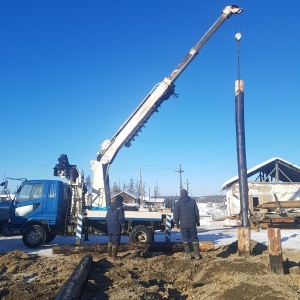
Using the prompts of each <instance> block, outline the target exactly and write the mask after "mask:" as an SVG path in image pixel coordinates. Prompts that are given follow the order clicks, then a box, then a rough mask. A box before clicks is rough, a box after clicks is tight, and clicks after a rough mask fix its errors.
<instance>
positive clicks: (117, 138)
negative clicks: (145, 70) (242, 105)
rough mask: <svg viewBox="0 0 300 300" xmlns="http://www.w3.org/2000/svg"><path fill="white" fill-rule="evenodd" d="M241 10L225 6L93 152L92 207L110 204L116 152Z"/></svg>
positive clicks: (135, 132)
mask: <svg viewBox="0 0 300 300" xmlns="http://www.w3.org/2000/svg"><path fill="white" fill-rule="evenodd" d="M242 11H243V9H242V8H239V7H238V6H236V5H231V6H226V7H225V8H224V9H223V11H222V15H221V16H220V17H219V18H218V19H217V21H216V22H215V23H214V24H213V25H212V26H211V27H210V28H209V30H208V31H207V32H206V33H205V34H204V36H203V37H202V38H201V39H200V40H199V41H198V43H197V44H196V45H195V46H194V47H193V48H191V50H190V51H189V52H188V53H187V54H186V56H185V57H184V58H183V59H182V60H181V62H180V63H179V64H178V65H177V67H176V68H175V69H174V70H173V72H172V73H171V74H170V75H169V76H168V77H165V78H164V79H163V80H162V81H161V82H160V83H158V84H157V85H155V86H154V88H153V89H152V90H151V91H150V93H149V94H148V95H147V96H146V97H145V99H144V100H143V101H142V102H141V104H140V105H139V106H138V107H137V108H136V110H135V111H134V112H133V113H132V114H131V116H130V117H129V118H128V119H127V120H126V121H125V123H124V124H123V125H122V126H121V127H120V129H119V130H118V131H117V132H116V134H115V135H114V136H113V137H112V138H111V139H110V140H105V141H104V142H103V143H102V144H101V152H98V153H97V160H92V161H91V167H92V170H93V171H94V178H93V191H92V194H93V195H92V203H93V205H95V206H100V207H104V206H107V205H108V204H109V203H110V188H109V176H108V171H109V165H110V164H111V163H112V162H113V160H114V159H115V157H116V155H117V153H118V152H119V150H120V149H121V148H122V147H123V146H124V145H125V146H126V147H129V146H130V145H131V141H133V140H134V137H135V136H136V135H137V134H138V132H140V131H141V129H142V127H144V125H145V124H146V123H147V121H148V120H149V118H150V117H151V116H152V114H153V113H154V112H156V111H157V110H158V108H159V107H160V105H161V104H162V102H164V101H165V100H168V99H169V98H170V97H171V96H176V94H175V85H174V83H175V81H176V80H177V79H178V78H179V76H180V75H181V74H182V72H183V71H184V70H185V69H186V68H187V66H188V65H189V64H190V63H191V62H192V61H193V59H194V58H195V57H196V56H197V54H198V52H199V51H200V50H201V48H202V47H203V46H204V45H205V44H206V42H207V41H208V40H209V39H210V38H211V37H212V35H213V34H214V33H215V32H216V31H217V30H218V29H219V28H220V26H221V25H222V24H223V23H224V22H225V21H226V20H227V19H229V18H230V17H231V16H232V15H233V14H240V13H241V12H242Z"/></svg>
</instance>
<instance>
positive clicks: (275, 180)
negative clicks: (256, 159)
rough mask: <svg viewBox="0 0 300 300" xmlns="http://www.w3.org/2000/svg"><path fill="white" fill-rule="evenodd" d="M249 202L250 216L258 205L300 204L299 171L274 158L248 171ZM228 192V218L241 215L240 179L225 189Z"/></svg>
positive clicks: (298, 168)
mask: <svg viewBox="0 0 300 300" xmlns="http://www.w3.org/2000/svg"><path fill="white" fill-rule="evenodd" d="M247 177H248V199H249V209H250V211H251V212H253V210H254V209H255V207H256V206H257V205H260V204H263V203H266V202H271V201H276V198H275V197H277V199H278V200H279V201H300V167H299V166H297V165H295V164H292V163H290V162H288V161H286V160H283V159H281V158H278V157H276V158H272V159H270V160H267V161H265V162H263V163H261V164H260V165H257V166H256V167H254V168H252V169H248V171H247ZM221 190H222V191H225V192H226V202H227V213H228V216H232V215H237V214H239V213H240V192H239V178H238V176H235V177H233V178H231V179H229V180H228V181H226V182H225V183H224V184H223V185H222V187H221Z"/></svg>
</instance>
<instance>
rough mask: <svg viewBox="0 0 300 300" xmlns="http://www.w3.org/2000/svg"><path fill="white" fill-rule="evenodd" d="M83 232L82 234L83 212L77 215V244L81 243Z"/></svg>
mask: <svg viewBox="0 0 300 300" xmlns="http://www.w3.org/2000/svg"><path fill="white" fill-rule="evenodd" d="M81 234H82V214H80V213H79V214H78V216H77V226H76V241H75V243H76V245H80V244H81Z"/></svg>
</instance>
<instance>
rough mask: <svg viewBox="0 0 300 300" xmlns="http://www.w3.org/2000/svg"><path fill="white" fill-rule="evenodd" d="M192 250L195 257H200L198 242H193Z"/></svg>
mask: <svg viewBox="0 0 300 300" xmlns="http://www.w3.org/2000/svg"><path fill="white" fill-rule="evenodd" d="M193 250H194V255H195V258H196V259H200V258H201V255H200V251H199V242H193Z"/></svg>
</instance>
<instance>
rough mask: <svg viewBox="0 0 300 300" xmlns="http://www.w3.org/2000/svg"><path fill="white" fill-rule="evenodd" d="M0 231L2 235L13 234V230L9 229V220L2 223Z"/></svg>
mask: <svg viewBox="0 0 300 300" xmlns="http://www.w3.org/2000/svg"><path fill="white" fill-rule="evenodd" d="M0 233H1V235H2V236H11V235H12V232H11V231H9V228H8V222H2V223H1V224H0Z"/></svg>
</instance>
